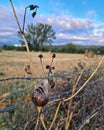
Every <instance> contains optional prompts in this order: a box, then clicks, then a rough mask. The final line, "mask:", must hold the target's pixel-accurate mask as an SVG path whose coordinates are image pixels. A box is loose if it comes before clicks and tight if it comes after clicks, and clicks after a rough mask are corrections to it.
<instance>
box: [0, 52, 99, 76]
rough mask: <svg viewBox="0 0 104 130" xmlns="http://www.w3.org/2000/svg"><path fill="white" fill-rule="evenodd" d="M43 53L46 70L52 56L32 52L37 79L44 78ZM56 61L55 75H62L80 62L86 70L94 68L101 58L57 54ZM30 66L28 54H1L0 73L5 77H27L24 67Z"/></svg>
mask: <svg viewBox="0 0 104 130" xmlns="http://www.w3.org/2000/svg"><path fill="white" fill-rule="evenodd" d="M40 53H42V54H43V55H44V59H43V64H44V69H45V66H46V65H47V64H49V63H50V60H51V54H50V53H48V52H47V53H43V52H31V58H32V61H33V70H32V71H34V73H35V75H36V77H40V76H43V73H42V69H41V65H40V60H39V58H38V55H39V54H40ZM56 56H57V57H56V58H57V59H55V61H54V66H55V68H56V69H55V73H61V72H65V71H72V70H73V69H74V68H75V67H77V66H76V65H77V64H78V63H79V62H83V63H84V64H85V66H86V68H90V67H92V66H93V67H94V66H95V65H96V64H95V63H96V62H97V63H98V62H99V61H100V59H101V56H96V57H94V58H91V59H90V58H87V57H85V56H84V55H83V54H61V53H57V54H56ZM26 64H29V62H28V59H27V56H26V52H17V51H3V52H2V53H0V72H3V73H4V75H3V76H2V77H0V78H3V77H18V76H19V77H22V76H24V75H25V73H24V67H25V65H26ZM95 67H96V66H95Z"/></svg>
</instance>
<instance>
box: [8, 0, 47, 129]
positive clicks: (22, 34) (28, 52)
mask: <svg viewBox="0 0 104 130" xmlns="http://www.w3.org/2000/svg"><path fill="white" fill-rule="evenodd" d="M10 3H11V7H12V10H13V14H14V18H15V20H16V23H17V25H18V28H19V30H20V34H21V36H22V38H23V40H24V43H25V45H26V49H27V56H28V59H29V62H30V66H31V67H33V63H32V60H31V56H30V50H29V47H28V43H27V40H26V37H25V35H24V33H23V32H22V29H21V27H20V24H19V21H18V18H17V15H16V12H15V9H14V6H13V3H12V0H10ZM32 76H34V74H33V71H32ZM34 87H36V81H34ZM37 109H38V112H39V111H40V108H38V107H37ZM40 120H41V122H42V125H43V127H44V129H45V130H46V126H45V123H44V121H43V118H42V117H41V116H40Z"/></svg>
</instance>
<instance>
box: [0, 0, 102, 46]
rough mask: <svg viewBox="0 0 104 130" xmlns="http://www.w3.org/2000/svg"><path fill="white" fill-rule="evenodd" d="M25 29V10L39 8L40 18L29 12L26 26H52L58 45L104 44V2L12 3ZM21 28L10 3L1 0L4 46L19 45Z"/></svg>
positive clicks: (0, 27)
mask: <svg viewBox="0 0 104 130" xmlns="http://www.w3.org/2000/svg"><path fill="white" fill-rule="evenodd" d="M12 2H13V4H14V6H15V9H16V13H17V16H18V19H19V23H20V25H21V27H22V23H23V15H24V9H25V7H27V6H28V5H30V4H36V5H38V6H39V9H38V12H37V15H36V17H35V18H34V19H33V18H32V17H31V12H30V11H29V10H27V15H26V25H25V28H26V26H27V25H28V24H29V23H34V24H36V23H37V22H41V23H48V24H50V25H52V27H53V29H54V30H55V32H56V37H57V39H56V40H55V41H54V44H58V45H59V44H66V43H69V42H72V43H75V44H77V45H104V13H103V12H104V0H64V1H63V0H12ZM17 31H18V27H17V25H16V22H15V19H14V17H13V12H12V9H11V5H10V1H9V0H0V44H8V45H9V44H18V43H19V40H18V36H17Z"/></svg>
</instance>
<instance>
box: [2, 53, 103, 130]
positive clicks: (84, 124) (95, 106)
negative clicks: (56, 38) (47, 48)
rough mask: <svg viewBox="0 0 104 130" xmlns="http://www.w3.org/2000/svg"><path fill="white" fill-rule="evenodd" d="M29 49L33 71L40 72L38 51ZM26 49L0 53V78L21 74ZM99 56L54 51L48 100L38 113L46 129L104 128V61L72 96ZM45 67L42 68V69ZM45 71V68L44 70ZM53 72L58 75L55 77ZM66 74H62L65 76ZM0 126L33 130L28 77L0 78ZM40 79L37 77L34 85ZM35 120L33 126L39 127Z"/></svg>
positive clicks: (40, 129) (34, 115) (47, 56)
mask: <svg viewBox="0 0 104 130" xmlns="http://www.w3.org/2000/svg"><path fill="white" fill-rule="evenodd" d="M40 53H42V52H37V53H36V52H31V58H32V61H33V68H32V71H34V74H35V75H36V77H41V76H44V74H43V72H42V68H41V65H40V60H39V58H38V55H39V54H40ZM42 54H43V56H44V58H43V64H44V69H45V66H46V65H47V64H49V63H50V60H51V59H50V57H51V53H49V52H48V53H42ZM26 55H27V53H26V52H16V51H15V52H13V51H5V52H4V51H3V52H1V53H0V72H1V75H0V79H4V78H10V77H24V76H25V73H24V67H25V65H26V64H29V62H28V59H27V56H26ZM101 58H102V56H100V55H97V56H96V57H92V58H88V57H86V56H85V55H81V54H80V55H79V54H60V53H57V54H56V58H55V60H54V63H53V65H54V66H55V70H54V75H55V76H56V77H55V84H56V85H55V87H54V88H53V89H49V97H50V99H49V103H48V104H47V105H46V106H45V107H44V108H43V110H42V113H41V117H42V118H43V121H44V123H45V127H46V129H49V130H51V129H52V130H81V129H82V130H103V129H104V109H102V108H104V79H102V78H103V77H104V61H103V63H102V65H101V66H100V68H99V69H98V71H97V73H96V74H95V75H94V77H93V78H92V79H91V80H90V81H89V83H88V84H86V85H85V87H84V88H83V89H82V91H80V93H78V94H77V95H76V96H75V97H74V98H72V99H70V100H68V99H69V98H70V97H71V96H73V95H74V94H75V92H77V90H79V89H80V88H81V86H82V85H83V84H84V83H85V82H86V81H87V79H88V78H89V77H90V75H91V74H92V72H93V70H95V68H96V67H97V65H98V63H99V62H100V60H101ZM45 70H46V69H45ZM46 72H47V70H46ZM57 75H60V76H59V77H57ZM65 75H66V76H65ZM0 83H1V84H0V122H1V124H0V129H1V130H5V129H12V128H14V129H17V130H20V129H21V130H34V129H36V124H37V123H36V122H37V120H38V113H37V109H36V106H34V104H33V103H32V102H31V94H32V92H33V89H34V87H33V86H34V84H33V81H32V80H29V81H28V80H10V81H4V82H0ZM39 83H40V80H37V85H38V84H39ZM45 127H44V128H43V124H42V123H41V121H39V122H38V126H37V130H43V129H45Z"/></svg>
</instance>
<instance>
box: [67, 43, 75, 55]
mask: <svg viewBox="0 0 104 130" xmlns="http://www.w3.org/2000/svg"><path fill="white" fill-rule="evenodd" d="M65 51H66V52H69V53H76V45H74V44H73V43H67V45H66V47H65Z"/></svg>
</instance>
